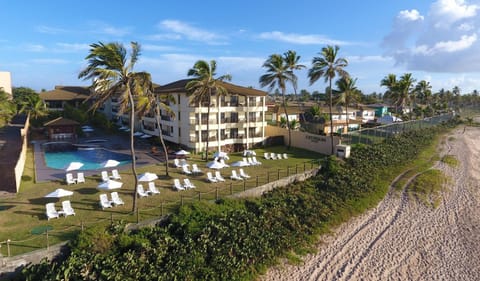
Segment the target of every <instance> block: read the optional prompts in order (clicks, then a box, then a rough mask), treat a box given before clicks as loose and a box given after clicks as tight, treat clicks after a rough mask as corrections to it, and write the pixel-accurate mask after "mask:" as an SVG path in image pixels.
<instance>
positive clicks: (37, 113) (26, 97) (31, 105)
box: [12, 87, 48, 120]
mask: <svg viewBox="0 0 480 281" xmlns="http://www.w3.org/2000/svg"><path fill="white" fill-rule="evenodd" d="M12 94H13V101H14V102H15V104H16V105H17V112H18V113H24V112H26V113H27V114H30V117H31V118H33V119H35V120H37V119H38V118H40V117H44V116H47V115H48V111H47V108H46V107H45V104H44V103H43V101H42V99H40V97H39V95H38V94H37V93H36V92H35V91H34V90H33V89H30V88H27V87H15V88H13V89H12Z"/></svg>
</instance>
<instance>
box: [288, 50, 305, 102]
mask: <svg viewBox="0 0 480 281" xmlns="http://www.w3.org/2000/svg"><path fill="white" fill-rule="evenodd" d="M283 59H284V60H285V64H286V65H287V68H288V69H289V70H290V71H291V78H292V80H290V83H292V87H293V94H294V95H295V97H297V80H298V78H297V76H296V75H295V73H294V71H295V70H302V69H304V68H306V66H305V65H303V64H299V63H298V61H299V60H300V56H297V52H295V51H292V50H288V51H287V52H285V53H284V54H283Z"/></svg>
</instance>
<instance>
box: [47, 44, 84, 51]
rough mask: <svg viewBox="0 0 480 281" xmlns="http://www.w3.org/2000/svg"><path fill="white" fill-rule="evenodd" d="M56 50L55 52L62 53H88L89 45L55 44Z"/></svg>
mask: <svg viewBox="0 0 480 281" xmlns="http://www.w3.org/2000/svg"><path fill="white" fill-rule="evenodd" d="M56 46H57V48H56V49H55V51H57V52H62V53H75V52H83V51H88V50H89V49H90V45H89V44H80V43H57V44H56Z"/></svg>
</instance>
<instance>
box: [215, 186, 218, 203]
mask: <svg viewBox="0 0 480 281" xmlns="http://www.w3.org/2000/svg"><path fill="white" fill-rule="evenodd" d="M215 200H218V186H215Z"/></svg>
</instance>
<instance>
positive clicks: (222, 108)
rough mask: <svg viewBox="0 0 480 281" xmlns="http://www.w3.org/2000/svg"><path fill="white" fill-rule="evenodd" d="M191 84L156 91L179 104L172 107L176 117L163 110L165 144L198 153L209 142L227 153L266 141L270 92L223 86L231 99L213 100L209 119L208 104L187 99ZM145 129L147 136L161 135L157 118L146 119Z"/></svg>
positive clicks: (223, 83) (224, 97)
mask: <svg viewBox="0 0 480 281" xmlns="http://www.w3.org/2000/svg"><path fill="white" fill-rule="evenodd" d="M189 81H191V80H190V79H184V80H179V81H176V82H172V83H169V84H166V85H163V86H159V87H157V88H156V90H155V93H157V94H159V95H162V94H170V95H171V96H172V97H173V98H174V100H175V103H170V104H169V107H170V108H171V109H172V111H173V113H174V115H175V116H174V117H171V116H170V115H168V114H167V113H166V112H165V111H163V110H162V112H161V114H160V115H161V116H160V119H161V121H160V123H161V127H162V133H163V137H164V139H165V140H167V141H170V142H172V143H177V144H181V145H183V146H185V147H188V148H191V149H194V150H195V151H198V152H199V151H205V147H206V141H207V138H208V141H209V150H212V151H214V150H218V151H227V152H230V151H241V150H243V149H246V148H250V147H252V146H254V145H255V144H258V143H262V142H263V141H264V139H265V127H266V121H265V112H266V111H267V107H266V105H265V98H266V96H267V93H266V92H264V91H260V90H256V89H253V88H246V87H241V86H237V85H233V84H230V83H226V82H221V84H222V86H223V87H225V89H226V90H227V91H228V95H225V96H215V95H213V96H212V98H211V104H210V116H208V113H207V112H208V104H207V103H201V104H192V103H191V97H189V96H187V91H186V90H185V86H186V85H187V83H188V82H189ZM207 120H208V123H209V130H208V131H207ZM141 127H142V131H143V132H145V133H148V134H151V135H158V130H159V128H157V126H156V120H155V117H154V116H153V115H147V116H145V117H143V119H142V121H141Z"/></svg>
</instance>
